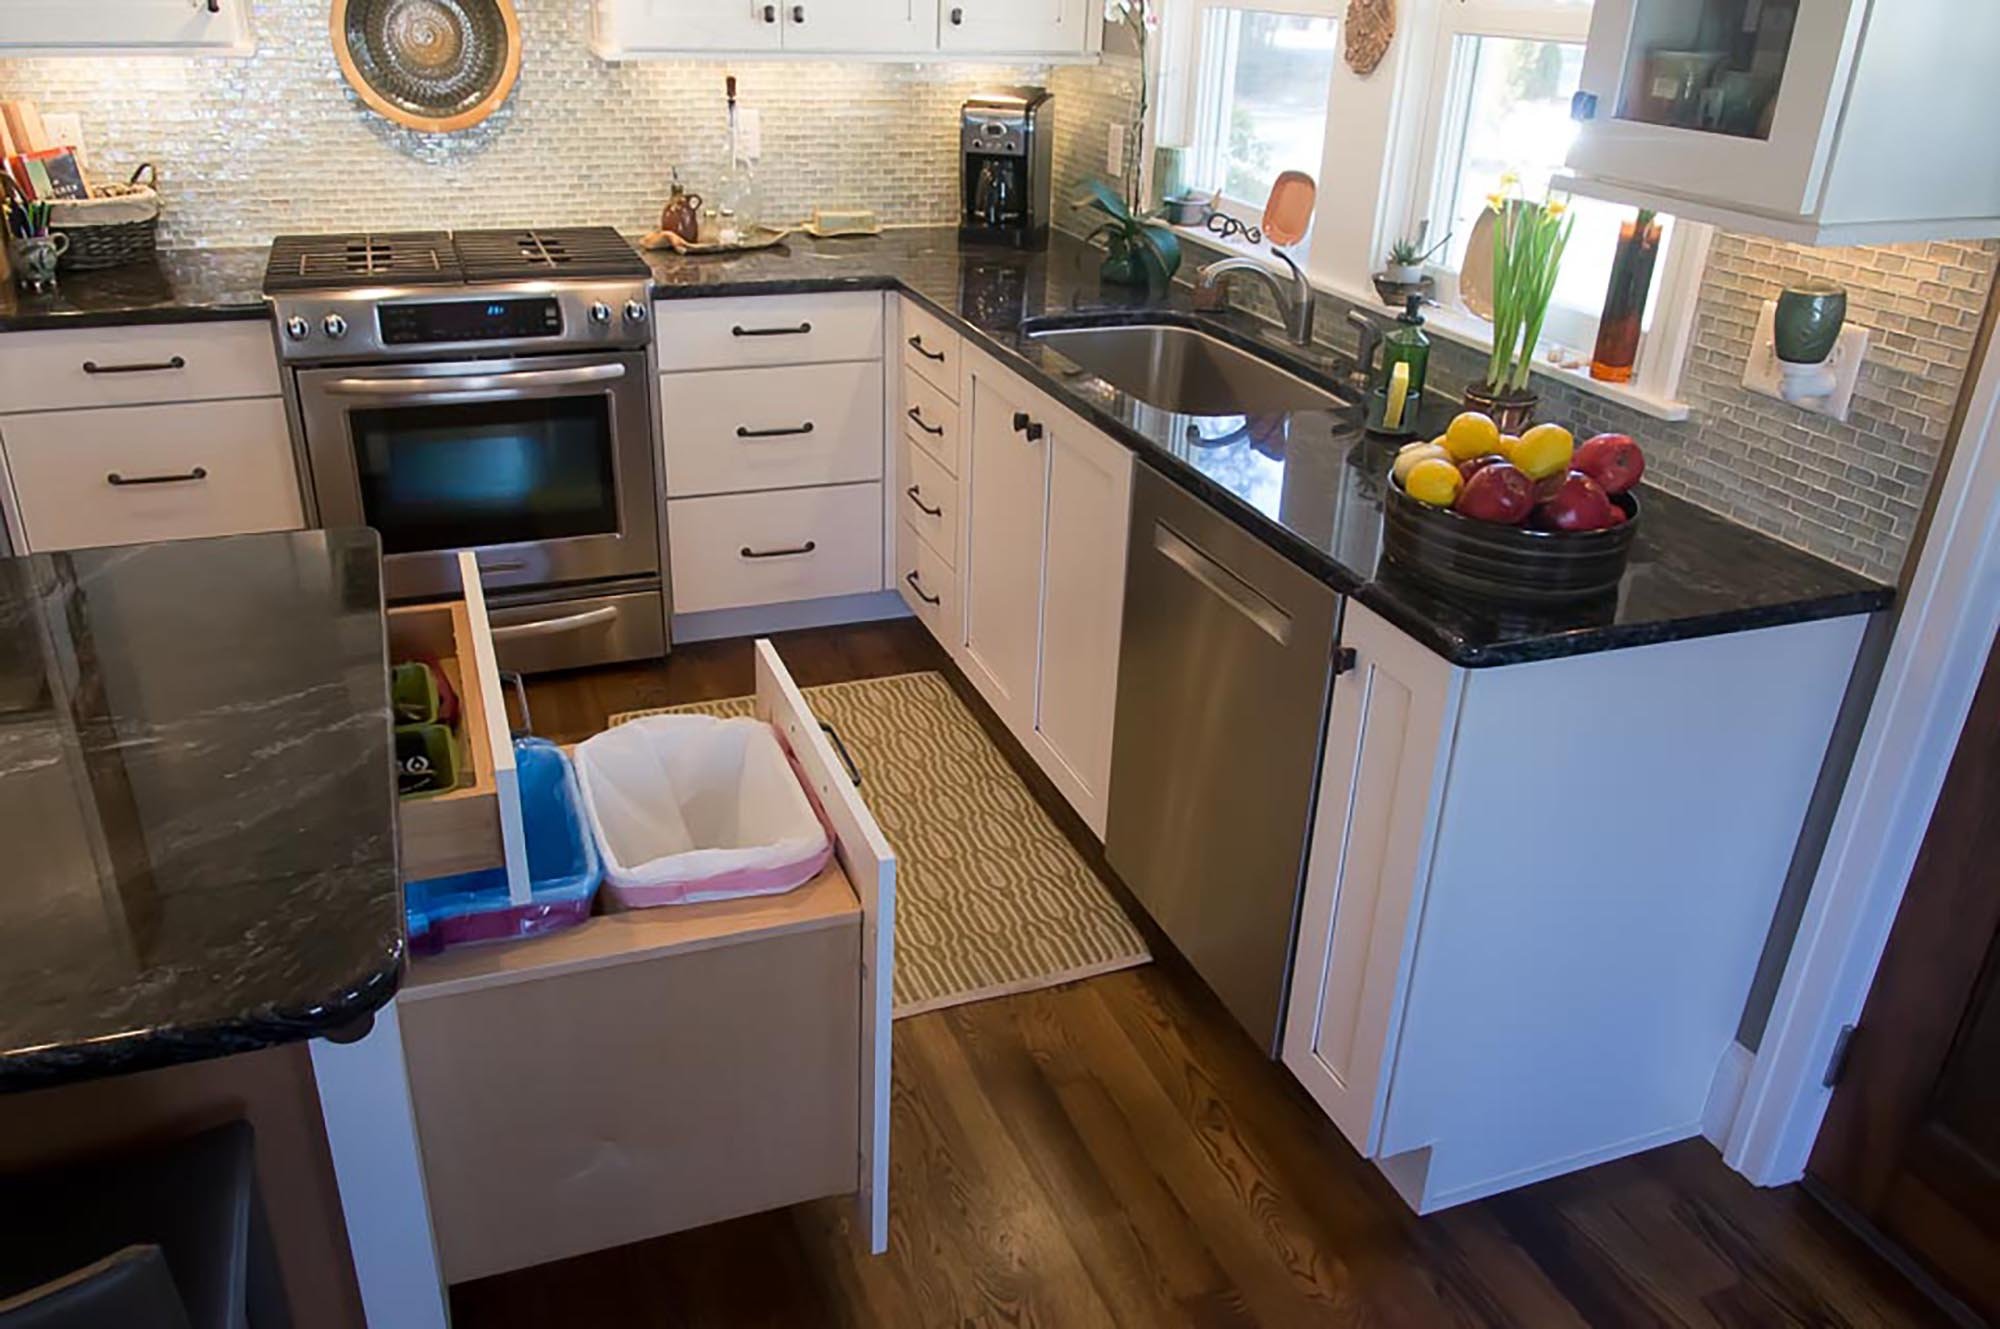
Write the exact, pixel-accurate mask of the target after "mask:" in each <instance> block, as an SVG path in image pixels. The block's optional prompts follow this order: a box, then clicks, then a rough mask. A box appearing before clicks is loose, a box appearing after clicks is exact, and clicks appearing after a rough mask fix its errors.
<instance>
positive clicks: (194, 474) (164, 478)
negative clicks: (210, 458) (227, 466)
mask: <svg viewBox="0 0 2000 1329" xmlns="http://www.w3.org/2000/svg"><path fill="white" fill-rule="evenodd" d="M206 479H208V468H207V467H206V466H197V467H195V468H194V469H193V470H191V471H187V472H184V473H182V474H180V475H120V474H118V472H116V471H113V472H112V473H111V474H109V475H107V476H105V477H104V483H106V484H110V485H117V486H118V487H119V488H120V489H124V488H126V487H128V486H130V485H184V484H188V483H190V482H191V481H195V480H206Z"/></svg>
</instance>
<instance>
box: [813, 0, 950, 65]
mask: <svg viewBox="0 0 2000 1329" xmlns="http://www.w3.org/2000/svg"><path fill="white" fill-rule="evenodd" d="M784 17H785V49H786V50H787V51H826V52H840V51H850V52H864V53H871V52H872V53H885V54H886V53H893V52H898V51H935V50H936V49H937V21H938V17H937V6H936V3H935V0H792V3H791V4H788V5H786V6H785V7H784Z"/></svg>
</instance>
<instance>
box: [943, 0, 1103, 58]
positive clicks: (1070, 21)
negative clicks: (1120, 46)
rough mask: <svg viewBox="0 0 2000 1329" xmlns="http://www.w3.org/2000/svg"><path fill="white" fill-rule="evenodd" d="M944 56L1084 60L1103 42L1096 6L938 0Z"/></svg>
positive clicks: (1052, 0)
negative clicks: (1026, 55)
mask: <svg viewBox="0 0 2000 1329" xmlns="http://www.w3.org/2000/svg"><path fill="white" fill-rule="evenodd" d="M938 9H939V18H940V23H939V33H940V37H939V44H940V45H941V46H942V47H943V49H944V50H945V51H946V52H947V53H948V54H966V55H991V54H996V53H999V54H1010V53H1032V54H1049V55H1083V54H1085V53H1086V52H1089V51H1094V50H1097V49H1099V47H1100V45H1101V43H1102V41H1103V28H1102V26H1101V25H1102V21H1103V20H1102V14H1101V10H1100V8H1099V6H1098V5H1097V4H1096V3H1095V0H939V5H938Z"/></svg>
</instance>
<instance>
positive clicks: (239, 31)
mask: <svg viewBox="0 0 2000 1329" xmlns="http://www.w3.org/2000/svg"><path fill="white" fill-rule="evenodd" d="M250 46H251V42H250V0H92V3H90V4H80V3H78V0H0V51H66V52H77V53H95V52H103V51H192V50H199V51H234V52H241V53H244V54H248V53H249V50H250Z"/></svg>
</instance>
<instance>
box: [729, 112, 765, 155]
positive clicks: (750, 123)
mask: <svg viewBox="0 0 2000 1329" xmlns="http://www.w3.org/2000/svg"><path fill="white" fill-rule="evenodd" d="M736 141H737V143H738V145H739V146H740V147H741V148H742V151H743V155H744V156H745V157H747V158H748V159H749V160H751V161H753V162H754V161H756V160H758V159H759V158H761V157H762V156H763V155H764V113H763V112H762V111H760V110H758V109H757V108H755V107H754V106H739V107H737V108H736Z"/></svg>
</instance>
